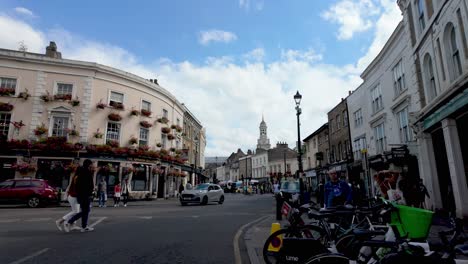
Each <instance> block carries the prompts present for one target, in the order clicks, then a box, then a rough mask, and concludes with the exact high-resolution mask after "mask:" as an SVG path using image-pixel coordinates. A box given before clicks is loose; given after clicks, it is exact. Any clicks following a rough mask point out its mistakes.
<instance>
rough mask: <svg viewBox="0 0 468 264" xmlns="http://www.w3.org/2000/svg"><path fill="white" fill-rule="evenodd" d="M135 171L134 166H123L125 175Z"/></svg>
mask: <svg viewBox="0 0 468 264" xmlns="http://www.w3.org/2000/svg"><path fill="white" fill-rule="evenodd" d="M133 172H135V168H133V167H123V168H122V173H123V174H124V175H128V174H130V173H133Z"/></svg>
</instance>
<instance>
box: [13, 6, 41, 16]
mask: <svg viewBox="0 0 468 264" xmlns="http://www.w3.org/2000/svg"><path fill="white" fill-rule="evenodd" d="M15 11H16V13H18V14H21V15H25V16H30V17H36V15H34V13H33V12H32V11H31V10H29V9H27V8H25V7H20V6H19V7H16V8H15Z"/></svg>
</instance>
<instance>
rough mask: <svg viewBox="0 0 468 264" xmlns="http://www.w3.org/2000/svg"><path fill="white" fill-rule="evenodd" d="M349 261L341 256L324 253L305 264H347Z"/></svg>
mask: <svg viewBox="0 0 468 264" xmlns="http://www.w3.org/2000/svg"><path fill="white" fill-rule="evenodd" d="M349 263H350V261H349V259H348V258H347V257H346V256H344V255H341V254H336V253H325V254H321V255H317V256H314V257H312V258H310V259H308V260H307V261H306V262H305V264H349Z"/></svg>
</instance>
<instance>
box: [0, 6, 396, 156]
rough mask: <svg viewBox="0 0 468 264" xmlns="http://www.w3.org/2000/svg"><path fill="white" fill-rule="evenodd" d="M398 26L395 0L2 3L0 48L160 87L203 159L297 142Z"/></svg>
mask: <svg viewBox="0 0 468 264" xmlns="http://www.w3.org/2000/svg"><path fill="white" fill-rule="evenodd" d="M401 20H402V16H401V11H400V10H399V8H398V6H397V4H396V0H294V1H280V0H270V1H266V0H223V1H219V0H199V1H186V0H185V1H183V0H171V1H160V0H155V1H150V0H145V1H117V0H112V1H111V0H103V1H88V0H81V1H60V0H50V1H25V0H24V1H16V0H3V1H1V2H0V48H6V49H15V50H17V49H18V48H19V46H20V43H24V45H25V46H26V47H27V50H28V51H30V52H39V53H44V52H45V47H46V46H47V45H48V43H49V41H55V42H56V43H57V46H58V49H59V51H60V52H62V56H63V57H64V58H67V59H77V60H85V61H91V62H98V63H101V64H104V65H108V66H112V67H115V68H118V69H122V70H125V71H128V72H131V73H134V74H137V75H139V76H141V77H144V78H147V79H154V78H156V79H158V82H159V84H160V85H161V86H162V87H163V88H165V89H167V90H168V91H169V92H171V93H172V94H173V95H174V96H176V97H177V98H178V100H179V101H181V102H183V103H185V105H186V106H187V107H188V108H189V109H190V111H191V112H192V113H194V115H195V116H196V117H197V119H199V120H200V121H201V122H202V125H203V126H204V127H205V128H206V133H207V146H206V149H205V156H228V155H230V154H231V153H232V152H235V151H237V149H238V148H240V149H242V150H243V151H244V152H246V151H247V149H252V150H254V149H255V148H256V144H257V139H258V137H259V124H260V122H261V120H262V115H263V116H264V119H265V122H266V123H267V126H268V137H269V138H270V142H271V144H272V145H273V146H274V145H275V144H276V142H280V141H281V142H287V143H289V145H290V147H294V146H295V144H296V142H297V124H296V110H295V102H294V99H293V96H294V94H296V91H299V92H300V93H301V94H302V102H301V109H302V114H301V116H300V119H301V138H302V139H304V138H305V137H306V136H308V135H310V134H311V133H313V132H314V131H315V130H316V129H318V128H319V127H320V126H321V125H323V124H324V123H325V122H327V113H328V111H330V110H331V109H332V108H333V107H334V106H335V105H336V104H338V103H339V102H340V100H341V98H345V97H346V96H347V95H348V91H352V90H354V89H356V88H357V87H358V86H359V85H360V84H361V83H362V80H361V78H360V74H361V73H362V72H363V71H364V70H365V68H366V67H367V65H369V63H370V62H371V61H372V60H373V59H374V58H375V56H377V54H378V53H379V51H380V50H381V49H382V47H383V46H384V44H385V42H386V41H387V40H388V38H389V37H390V35H391V34H392V32H393V31H394V29H395V28H396V26H397V25H398V23H399V22H400V21H401Z"/></svg>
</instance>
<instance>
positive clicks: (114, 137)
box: [106, 122, 120, 143]
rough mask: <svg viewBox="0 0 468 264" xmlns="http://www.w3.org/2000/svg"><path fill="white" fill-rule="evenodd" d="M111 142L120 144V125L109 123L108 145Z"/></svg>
mask: <svg viewBox="0 0 468 264" xmlns="http://www.w3.org/2000/svg"><path fill="white" fill-rule="evenodd" d="M110 141H117V142H120V124H119V123H113V122H109V123H107V133H106V143H109V142H110Z"/></svg>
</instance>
